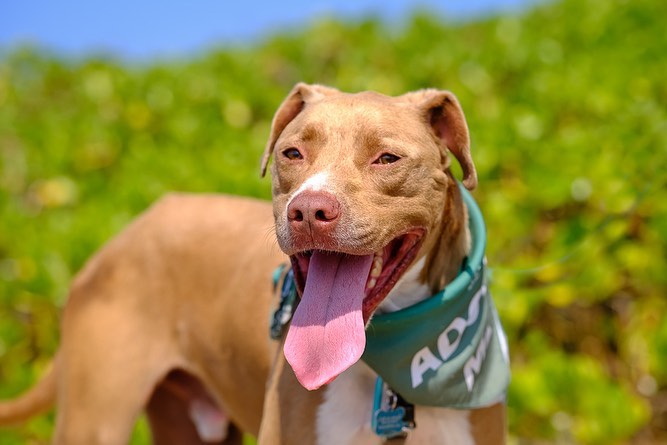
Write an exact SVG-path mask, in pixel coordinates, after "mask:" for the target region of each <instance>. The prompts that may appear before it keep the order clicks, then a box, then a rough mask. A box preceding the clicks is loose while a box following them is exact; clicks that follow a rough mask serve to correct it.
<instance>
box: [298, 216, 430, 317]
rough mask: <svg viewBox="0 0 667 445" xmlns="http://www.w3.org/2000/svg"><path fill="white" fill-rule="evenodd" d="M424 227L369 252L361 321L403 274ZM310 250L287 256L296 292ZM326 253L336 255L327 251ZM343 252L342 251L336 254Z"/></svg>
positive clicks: (305, 275) (301, 285) (300, 287)
mask: <svg viewBox="0 0 667 445" xmlns="http://www.w3.org/2000/svg"><path fill="white" fill-rule="evenodd" d="M423 235H424V230H422V229H413V230H411V231H409V232H408V233H405V234H403V235H401V236H399V237H397V238H395V239H394V240H392V241H391V242H390V243H389V244H387V245H386V246H385V247H383V248H382V249H381V250H379V251H377V252H375V253H374V254H373V262H372V265H371V270H370V273H369V274H368V278H367V279H366V286H365V297H364V301H363V316H364V322H365V323H366V322H368V320H369V319H370V317H371V315H372V314H373V312H375V310H376V309H377V307H378V306H379V305H380V303H382V301H383V300H384V298H385V297H386V296H387V294H389V291H391V289H392V288H393V287H394V285H395V284H396V282H397V281H398V280H399V279H400V278H401V277H402V276H403V274H404V273H405V271H406V270H407V269H408V267H409V266H410V265H411V264H412V262H413V260H414V258H415V256H416V255H417V252H418V251H419V247H421V242H422V238H423ZM313 253H314V251H312V250H307V251H304V252H300V253H297V254H295V255H292V256H291V257H290V259H291V261H292V268H293V270H294V275H295V278H296V283H297V287H298V290H299V295H303V291H304V288H305V286H306V281H307V279H308V267H309V265H310V259H311V257H312V256H313ZM329 254H332V255H336V253H334V252H331V253H329ZM338 255H345V254H338Z"/></svg>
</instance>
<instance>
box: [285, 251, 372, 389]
mask: <svg viewBox="0 0 667 445" xmlns="http://www.w3.org/2000/svg"><path fill="white" fill-rule="evenodd" d="M372 263H373V255H367V256H353V255H343V254H337V253H325V252H318V251H316V252H314V253H313V256H312V257H311V258H310V265H309V266H308V277H307V279H306V287H305V289H304V291H303V296H302V297H301V302H300V303H299V306H297V308H296V311H295V313H294V317H293V318H292V325H291V326H290V328H289V332H288V333H287V339H286V340H285V358H287V361H288V362H289V364H290V365H291V366H292V369H293V370H294V373H295V374H296V377H297V379H299V382H301V384H302V385H303V386H304V387H305V388H306V389H309V390H313V389H317V388H319V387H320V386H322V385H325V384H327V383H329V382H331V381H332V380H333V379H335V378H336V377H337V376H338V375H339V374H340V373H341V372H343V371H345V370H346V369H347V368H349V367H350V366H352V365H353V364H355V363H356V362H357V361H358V360H359V358H361V354H363V352H364V348H365V346H366V333H365V330H364V319H363V315H362V312H361V306H362V303H363V300H364V294H365V290H366V280H367V278H368V274H369V272H370V270H371V264H372Z"/></svg>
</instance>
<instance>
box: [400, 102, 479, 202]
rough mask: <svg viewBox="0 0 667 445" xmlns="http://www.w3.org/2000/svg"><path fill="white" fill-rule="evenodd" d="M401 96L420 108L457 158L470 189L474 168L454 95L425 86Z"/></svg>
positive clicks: (466, 134) (475, 175)
mask: <svg viewBox="0 0 667 445" xmlns="http://www.w3.org/2000/svg"><path fill="white" fill-rule="evenodd" d="M401 97H402V98H403V99H405V100H407V101H408V102H411V103H413V104H415V105H417V106H418V107H419V108H420V109H421V110H422V112H423V113H424V117H425V118H426V119H427V121H428V123H430V124H431V127H433V131H434V132H435V134H436V136H438V137H439V138H440V140H441V141H442V143H443V144H444V146H445V147H446V148H447V149H448V150H449V151H451V152H452V153H453V154H454V156H455V157H456V160H457V161H459V164H460V165H461V169H462V170H463V181H462V182H463V185H464V186H465V188H467V189H468V190H473V189H474V188H475V187H477V170H475V164H474V163H473V161H472V156H471V155H470V135H469V133H468V124H467V123H466V118H465V116H464V115H463V110H462V109H461V105H459V101H458V100H457V99H456V96H454V94H453V93H451V92H449V91H441V90H434V89H427V90H421V91H416V92H414V93H408V94H405V95H403V96H401Z"/></svg>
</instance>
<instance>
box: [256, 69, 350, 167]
mask: <svg viewBox="0 0 667 445" xmlns="http://www.w3.org/2000/svg"><path fill="white" fill-rule="evenodd" d="M338 92H339V91H338V90H336V89H335V88H330V87H325V86H323V85H308V84H305V83H301V82H299V83H297V84H296V85H295V86H294V88H292V91H290V93H289V94H288V95H287V98H286V99H285V100H284V101H283V103H282V104H280V107H278V111H276V114H275V116H273V122H272V123H271V133H270V134H269V140H268V142H267V143H266V148H265V149H264V154H263V155H262V164H261V175H262V177H264V175H266V168H267V167H268V165H269V160H270V159H271V153H272V152H273V146H274V145H275V144H276V141H277V140H278V137H279V136H280V134H281V133H282V132H283V130H284V129H285V127H287V124H289V123H290V122H292V120H293V119H294V118H295V117H296V116H297V115H298V114H299V113H301V110H303V108H304V106H305V105H306V103H308V102H314V101H316V100H318V99H321V98H322V97H324V96H329V95H331V94H334V93H338Z"/></svg>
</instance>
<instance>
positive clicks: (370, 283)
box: [366, 278, 377, 289]
mask: <svg viewBox="0 0 667 445" xmlns="http://www.w3.org/2000/svg"><path fill="white" fill-rule="evenodd" d="M376 284H377V280H376V279H375V278H371V279H370V280H368V283H366V289H373V288H374V287H375V285H376Z"/></svg>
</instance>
